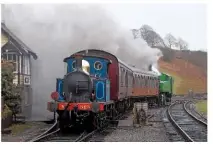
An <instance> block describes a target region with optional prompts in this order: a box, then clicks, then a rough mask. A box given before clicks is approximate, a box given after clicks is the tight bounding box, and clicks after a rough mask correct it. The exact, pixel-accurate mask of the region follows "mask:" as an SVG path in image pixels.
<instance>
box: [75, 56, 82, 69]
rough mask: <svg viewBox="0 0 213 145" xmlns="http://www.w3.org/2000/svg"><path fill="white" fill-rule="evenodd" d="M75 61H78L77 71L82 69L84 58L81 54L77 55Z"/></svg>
mask: <svg viewBox="0 0 213 145" xmlns="http://www.w3.org/2000/svg"><path fill="white" fill-rule="evenodd" d="M75 59H76V69H77V70H80V69H82V56H81V55H80V54H76V55H75Z"/></svg>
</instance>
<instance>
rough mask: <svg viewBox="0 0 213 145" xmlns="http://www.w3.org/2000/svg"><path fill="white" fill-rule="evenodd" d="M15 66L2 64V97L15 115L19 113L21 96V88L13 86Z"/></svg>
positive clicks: (5, 62) (4, 62)
mask: <svg viewBox="0 0 213 145" xmlns="http://www.w3.org/2000/svg"><path fill="white" fill-rule="evenodd" d="M13 69H14V67H13V64H12V63H11V62H7V61H2V62H1V71H2V72H1V79H2V80H1V87H2V90H1V95H2V99H3V102H4V104H6V105H7V106H8V107H9V108H10V110H12V113H13V115H14V116H15V117H16V114H17V113H18V112H19V107H20V102H21V96H20V90H19V87H18V86H16V85H15V84H13V79H14V74H13Z"/></svg>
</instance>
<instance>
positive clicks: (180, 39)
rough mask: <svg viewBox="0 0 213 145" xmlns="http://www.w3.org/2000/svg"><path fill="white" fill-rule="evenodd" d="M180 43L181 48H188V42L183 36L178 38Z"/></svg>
mask: <svg viewBox="0 0 213 145" xmlns="http://www.w3.org/2000/svg"><path fill="white" fill-rule="evenodd" d="M178 45H179V48H180V50H188V43H187V42H186V41H184V40H183V39H182V38H178Z"/></svg>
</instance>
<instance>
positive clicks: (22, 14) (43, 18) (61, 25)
mask: <svg viewBox="0 0 213 145" xmlns="http://www.w3.org/2000/svg"><path fill="white" fill-rule="evenodd" d="M3 13H4V14H3V15H4V22H5V24H6V26H7V27H8V28H9V29H10V30H11V31H12V32H13V33H15V34H16V35H17V36H18V37H19V38H20V39H21V40H22V41H23V42H24V43H26V44H27V45H28V46H29V47H30V48H31V49H32V50H33V51H34V52H36V53H37V55H38V60H36V61H33V62H32V69H33V70H32V88H33V116H34V117H36V118H38V117H39V118H45V117H46V115H47V112H48V111H46V103H47V101H49V100H50V97H49V96H50V93H51V92H52V91H54V90H55V85H56V78H58V77H63V74H64V64H63V58H65V57H68V56H70V55H71V54H72V53H74V52H76V51H79V50H83V49H103V50H106V51H109V52H111V53H113V54H115V55H117V56H118V57H119V58H120V59H121V60H123V61H124V62H126V63H128V64H133V65H135V66H136V67H138V68H144V69H146V68H148V65H149V64H157V60H158V58H159V56H160V55H161V52H160V51H159V50H158V49H151V48H150V47H148V46H147V44H146V43H145V42H144V41H143V40H142V39H137V40H134V39H133V36H132V34H131V31H130V30H128V29H126V30H122V29H121V28H120V26H119V25H118V24H117V23H116V22H115V21H113V20H112V19H111V18H110V16H109V15H108V14H107V12H106V11H105V10H104V9H103V8H101V7H100V6H98V5H91V4H90V5H76V4H66V5H65V4H60V5H59V4H58V5H54V4H52V5H49V4H48V5H47V4H46V5H45V4H43V5H39V4H37V5H5V6H4V11H3Z"/></svg>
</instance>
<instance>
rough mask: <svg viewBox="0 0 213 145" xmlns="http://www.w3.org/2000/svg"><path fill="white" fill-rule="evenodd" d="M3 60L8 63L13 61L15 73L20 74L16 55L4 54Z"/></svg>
mask: <svg viewBox="0 0 213 145" xmlns="http://www.w3.org/2000/svg"><path fill="white" fill-rule="evenodd" d="M2 58H3V59H4V60H7V61H12V62H13V63H14V72H15V73H17V72H18V55H17V54H14V53H4V54H3V56H2Z"/></svg>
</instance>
